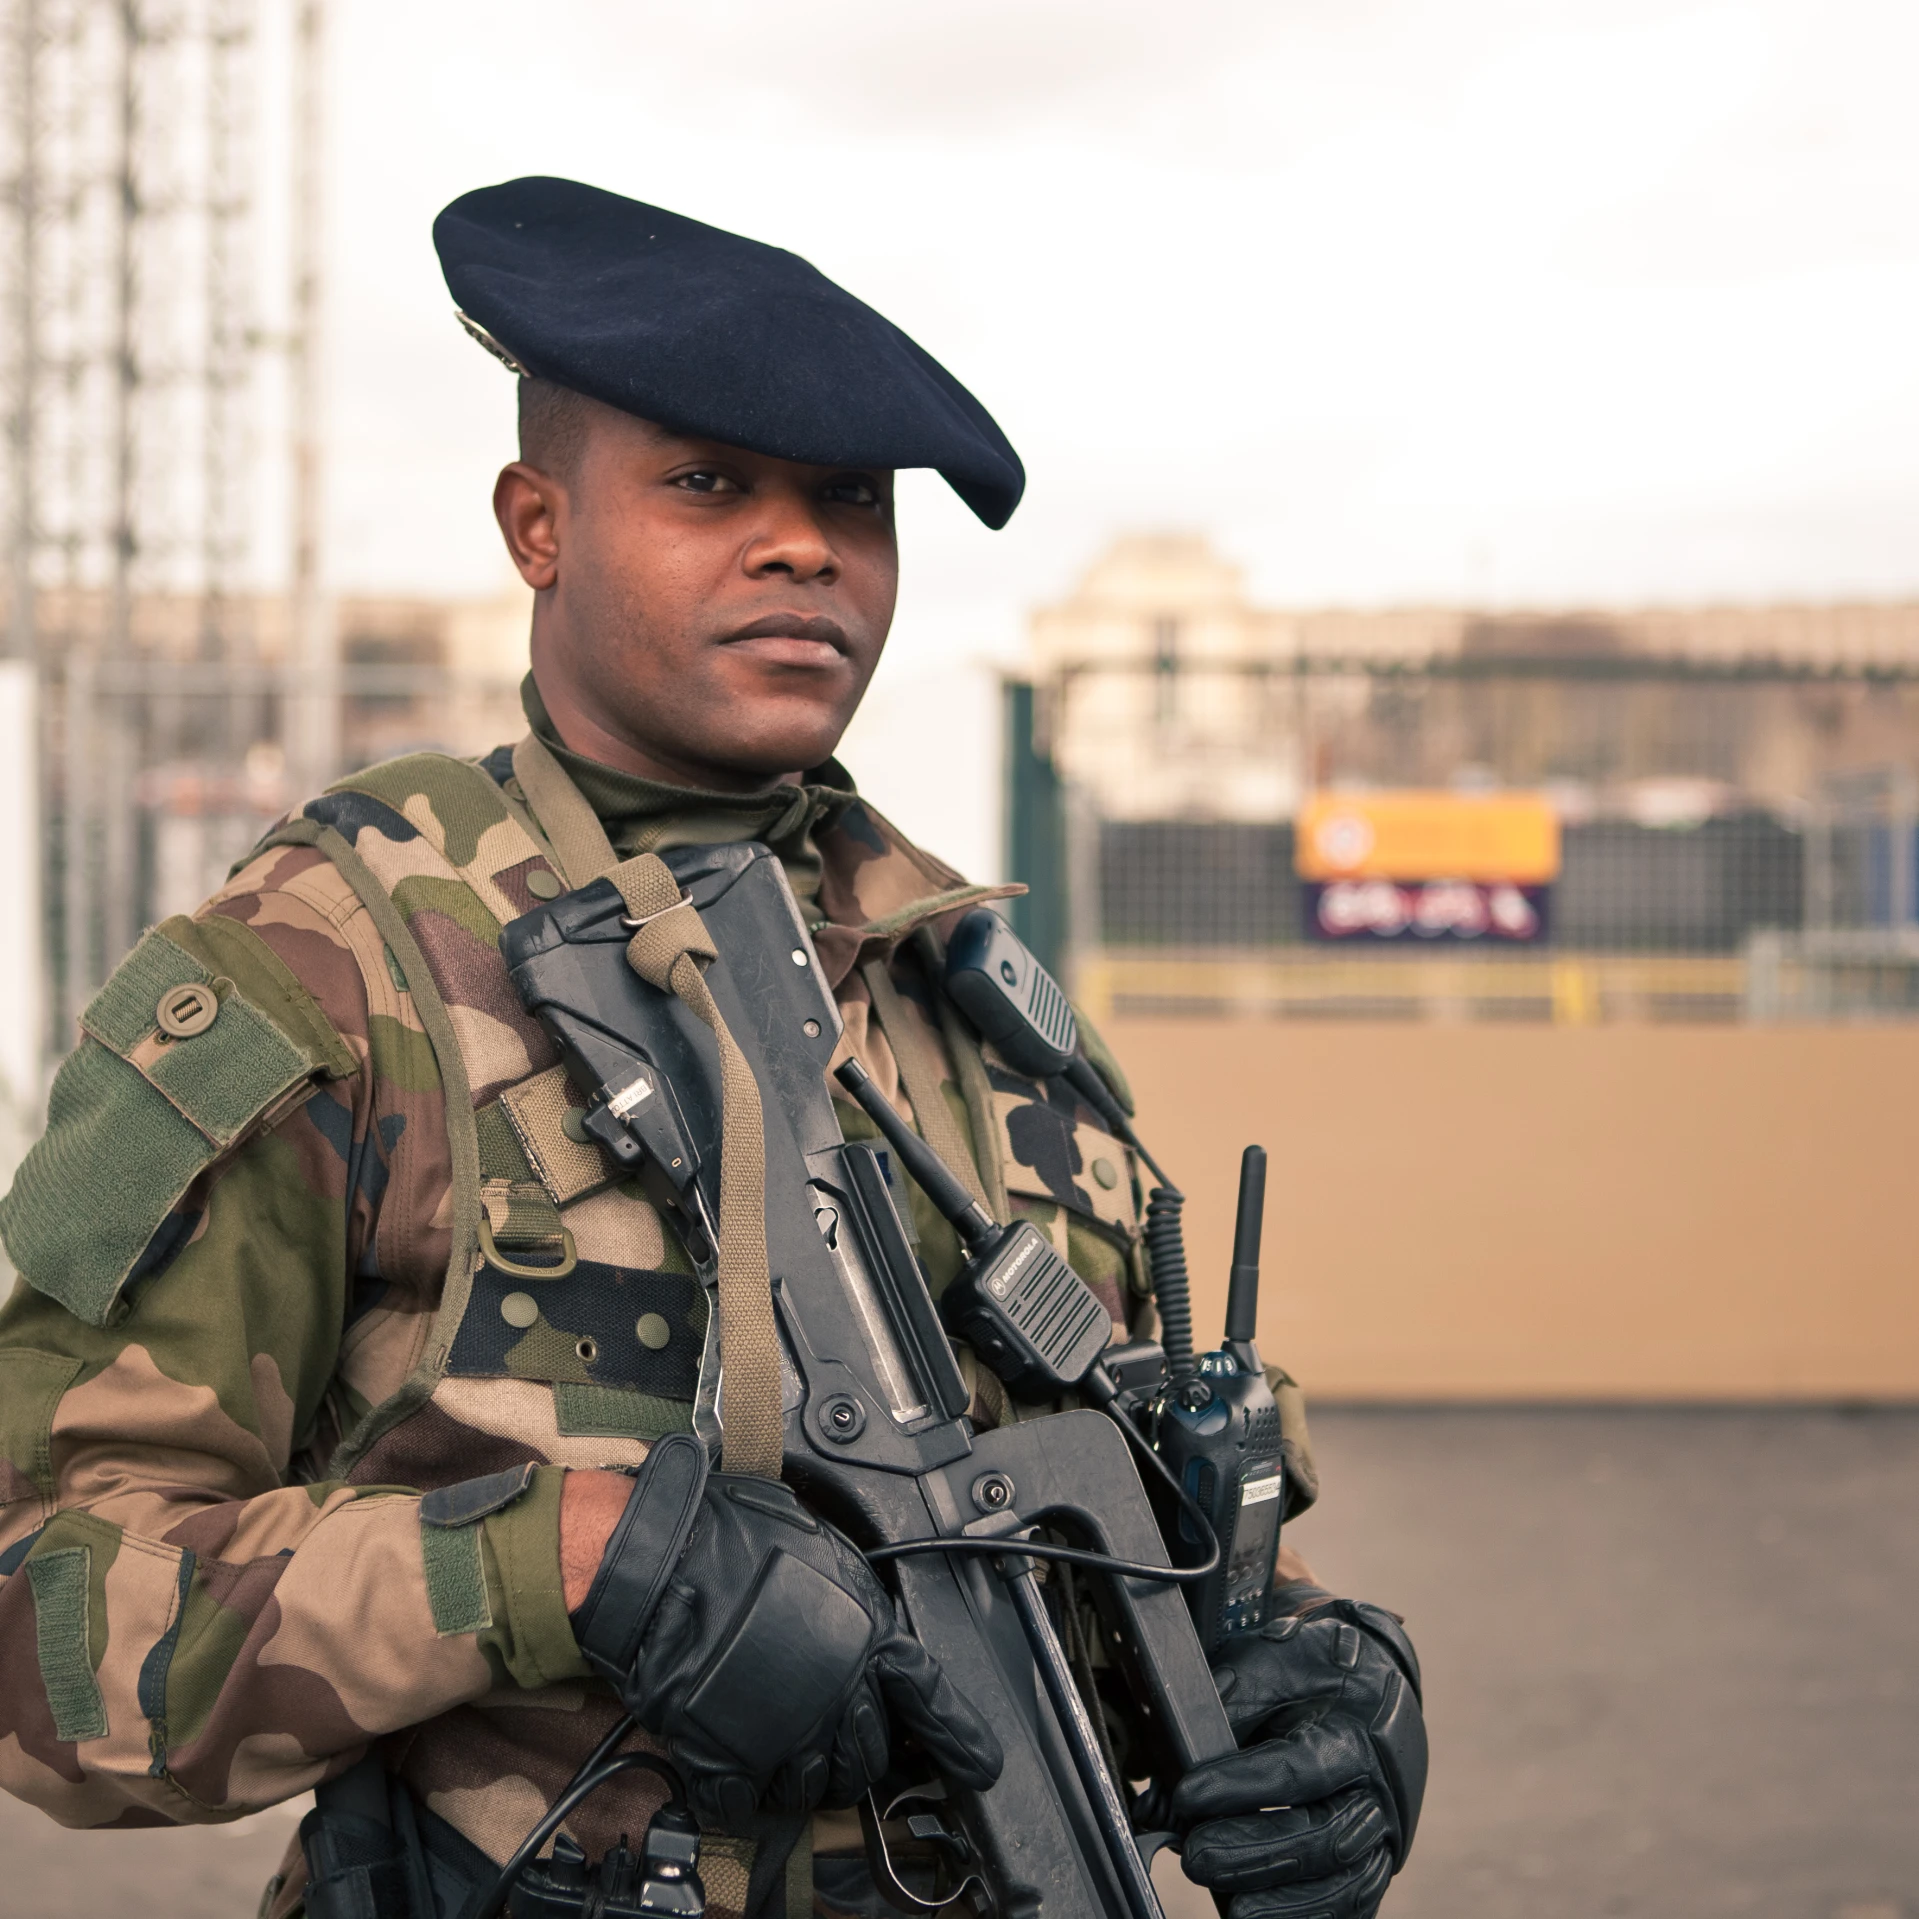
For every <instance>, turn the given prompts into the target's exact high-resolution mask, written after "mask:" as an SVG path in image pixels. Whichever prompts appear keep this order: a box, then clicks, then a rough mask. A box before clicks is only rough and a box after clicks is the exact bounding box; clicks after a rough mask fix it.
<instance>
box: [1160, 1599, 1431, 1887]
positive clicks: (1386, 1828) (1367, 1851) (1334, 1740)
mask: <svg viewBox="0 0 1919 1919" xmlns="http://www.w3.org/2000/svg"><path fill="white" fill-rule="evenodd" d="M1275 1598H1276V1599H1277V1600H1278V1602H1279V1603H1280V1604H1281V1605H1283V1606H1285V1608H1286V1613H1285V1616H1284V1617H1281V1618H1279V1619H1275V1620H1273V1621H1272V1622H1271V1623H1270V1624H1268V1625H1266V1626H1264V1627H1262V1628H1261V1630H1260V1631H1258V1632H1257V1633H1249V1634H1247V1635H1246V1636H1245V1637H1244V1638H1241V1639H1234V1640H1231V1641H1229V1642H1228V1643H1227V1645H1226V1646H1225V1647H1224V1648H1223V1649H1222V1651H1221V1653H1220V1655H1219V1663H1218V1664H1217V1665H1216V1666H1215V1667H1214V1668H1213V1677H1214V1679H1215V1681H1216V1682H1217V1683H1218V1686H1219V1694H1220V1698H1221V1699H1222V1700H1223V1701H1224V1702H1225V1706H1226V1716H1227V1718H1228V1719H1229V1720H1230V1721H1231V1722H1232V1727H1233V1733H1234V1736H1235V1737H1236V1738H1237V1739H1238V1740H1239V1742H1240V1750H1239V1751H1238V1752H1237V1753H1234V1754H1231V1755H1229V1756H1227V1757H1226V1758H1223V1759H1212V1760H1208V1761H1207V1763H1206V1764H1205V1765H1203V1766H1195V1767H1194V1768H1193V1770H1192V1771H1191V1772H1189V1773H1188V1774H1187V1775H1186V1777H1185V1778H1184V1779H1182V1780H1181V1781H1180V1783H1179V1786H1178V1788H1177V1789H1176V1790H1175V1792H1174V1794H1173V1823H1174V1826H1175V1828H1176V1830H1178V1831H1179V1832H1180V1833H1181V1835H1182V1836H1183V1838H1184V1846H1183V1852H1182V1856H1183V1858H1184V1861H1185V1866H1186V1872H1187V1875H1188V1877H1190V1878H1193V1879H1196V1880H1198V1881H1199V1883H1200V1884H1201V1885H1204V1886H1210V1887H1212V1888H1213V1889H1214V1890H1215V1891H1216V1892H1219V1893H1222V1894H1227V1895H1230V1903H1229V1904H1228V1906H1227V1911H1228V1913H1229V1915H1230V1919H1372V1914H1374V1913H1375V1912H1377V1911H1378V1909H1379V1902H1380V1900H1381V1899H1382V1898H1383V1897H1384V1896H1385V1892H1386V1882H1387V1881H1388V1880H1389V1879H1391V1878H1392V1876H1393V1874H1394V1873H1396V1872H1397V1871H1398V1870H1399V1868H1400V1867H1401V1866H1402V1865H1404V1864H1405V1861H1406V1852H1407V1849H1408V1848H1409V1847H1410V1846H1411V1845H1412V1843H1413V1828H1414V1827H1415V1826H1416V1825H1417V1824H1418V1822H1419V1802H1420V1800H1421V1798H1422V1797H1423V1796H1424V1794H1425V1790H1426V1722H1425V1719H1424V1718H1423V1716H1422V1715H1421V1712H1420V1706H1419V1659H1418V1655H1417V1654H1415V1653H1414V1651H1413V1648H1412V1642H1411V1640H1409V1639H1408V1638H1407V1637H1406V1634H1405V1631H1404V1629H1403V1628H1402V1627H1401V1625H1400V1623H1399V1621H1398V1620H1397V1619H1396V1618H1395V1617H1394V1616H1393V1615H1392V1614H1391V1613H1389V1612H1384V1611H1382V1610H1381V1609H1380V1608H1379V1607H1377V1606H1367V1605H1363V1604H1361V1603H1360V1602H1359V1601H1357V1600H1352V1599H1335V1598H1333V1597H1332V1596H1331V1595H1330V1594H1328V1593H1325V1592H1322V1591H1321V1590H1320V1589H1319V1588H1318V1587H1317V1586H1309V1585H1306V1584H1304V1583H1303V1582H1302V1583H1300V1584H1297V1585H1294V1586H1291V1587H1282V1588H1281V1589H1280V1591H1279V1593H1277V1594H1276V1595H1275ZM1268 1807H1271V1808H1280V1810H1273V1811H1266V1810H1262V1808H1268Z"/></svg>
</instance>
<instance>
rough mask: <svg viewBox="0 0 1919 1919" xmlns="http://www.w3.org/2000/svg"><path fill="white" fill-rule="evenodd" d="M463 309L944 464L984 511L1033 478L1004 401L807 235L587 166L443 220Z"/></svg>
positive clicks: (548, 345)
mask: <svg viewBox="0 0 1919 1919" xmlns="http://www.w3.org/2000/svg"><path fill="white" fill-rule="evenodd" d="M433 244H434V246H435V247H436V248H438V250H439V254H440V266H441V268H442V269H443V271H444V272H445V274H446V283H447V286H448V287H449V288H450V289H451V290H452V293H453V298H454V300H455V302H456V303H457V304H458V306H459V309H460V313H461V317H462V318H463V319H464V320H466V321H467V322H469V323H470V324H471V325H472V326H473V327H474V328H476V329H478V330H480V332H481V334H482V336H483V337H484V336H485V335H491V336H492V340H493V341H494V342H497V344H498V346H499V347H501V348H504V349H505V353H506V355H507V356H510V363H511V364H517V366H518V367H519V368H520V370H521V371H523V372H525V373H528V374H531V375H533V376H534V377H535V378H537V379H542V380H551V381H554V382H555V383H556V384H558V385H560V386H566V387H572V388H574V389H575V390H576V391H577V392H580V393H585V394H588V395H590V396H591V397H592V398H594V399H596V400H604V401H605V402H606V404H607V405H608V406H616V407H619V408H620V409H621V410H622V411H624V412H627V413H637V414H639V415H640V416H641V417H642V418H643V419H648V420H654V421H657V422H658V423H659V424H660V425H661V426H666V427H671V428H672V429H673V430H674V431H675V432H678V433H690V434H695V435H697V436H699V437H700V438H701V439H708V440H724V441H725V442H726V443H727V444H728V445H729V446H741V447H746V448H748V449H749V450H751V451H752V452H755V453H770V454H772V455H774V456H775V457H777V458H779V459H784V460H804V461H806V462H808V463H809V464H812V465H821V466H841V465H846V466H883V467H903V466H930V467H936V468H937V469H938V470H939V472H940V474H941V475H942V476H943V477H944V478H945V480H946V481H947V483H948V484H949V485H950V486H951V487H952V489H953V491H954V492H955V493H957V494H958V495H959V496H960V498H961V499H962V500H964V501H965V502H966V504H967V505H968V506H970V507H971V508H972V509H973V511H974V512H975V513H977V514H978V515H979V517H980V518H981V519H982V520H984V521H985V522H986V524H987V525H988V526H993V527H999V526H1004V525H1005V524H1006V522H1007V521H1008V520H1009V519H1011V518H1012V515H1013V509H1014V507H1016V506H1017V505H1018V504H1019V496H1020V494H1021V492H1022V491H1023V490H1024V488H1025V485H1026V473H1025V469H1024V468H1023V467H1022V466H1021V465H1020V463H1019V455H1018V454H1017V453H1015V452H1014V451H1013V449H1012V446H1011V445H1010V443H1009V442H1008V441H1007V438H1006V435H1005V434H1003V433H1002V432H1001V431H1000V430H999V428H998V427H997V426H996V425H995V424H994V423H993V418H992V415H991V414H989V413H988V412H987V411H986V409H985V408H984V407H983V406H981V405H980V403H979V402H978V401H977V400H976V399H974V398H973V396H972V395H971V394H970V393H968V392H967V390H966V389H965V388H964V387H963V386H961V385H960V383H959V382H958V381H957V380H956V379H954V378H953V376H952V375H951V374H950V373H948V372H947V371H946V369H945V368H944V367H943V366H941V365H940V364H939V362H938V361H937V360H935V359H934V358H933V357H932V355H931V354H929V353H926V352H925V351H923V350H922V349H921V348H920V347H918V346H916V345H915V344H914V343H913V342H912V341H911V340H909V339H908V338H907V337H906V335H905V334H904V333H902V332H901V331H900V330H899V328H898V327H896V326H894V325H893V323H892V322H891V321H890V320H885V319H882V318H881V317H880V315H879V314H877V313H875V312H874V311H873V309H872V308H871V307H869V306H867V305H865V304H864V303H863V302H861V301H859V300H856V299H854V298H853V296H852V295H851V294H850V293H848V292H847V291H846V290H845V289H844V288H843V287H838V286H835V285H834V284H833V282H832V281H831V280H829V279H828V278H827V277H826V275H825V274H823V273H821V272H820V271H819V269H818V268H817V267H813V266H809V265H808V264H807V262H806V261H804V260H802V259H801V258H800V257H799V255H798V254H796V253H787V252H785V251H784V250H782V249H781V248H779V247H769V246H763V245H762V244H761V243H760V242H759V241H757V240H744V239H742V238H741V237H740V236H739V235H738V234H736V233H723V232H721V230H720V229H719V228H718V227H709V226H702V225H701V224H700V222H699V221H697V220H688V219H686V218H684V217H683V216H682V215H680V214H677V213H668V212H666V211H665V210H664V209H663V208H660V207H650V206H647V205H645V204H644V203H643V202H641V201H638V200H628V199H624V198H622V196H621V195H619V194H617V193H605V192H602V191H601V189H600V188H598V187H588V186H582V185H581V184H580V183H579V182H578V181H577V180H553V179H544V178H538V177H535V178H531V179H526V180H509V181H507V182H506V183H505V184H504V185H503V186H497V187H481V188H480V189H479V190H478V191H477V192H473V193H465V194H462V195H461V196H460V198H459V199H457V200H455V201H454V202H453V204H452V205H451V206H450V207H448V208H447V209H446V210H445V211H444V212H443V213H442V214H441V215H440V217H439V218H438V219H437V220H435V221H434V223H433Z"/></svg>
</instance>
